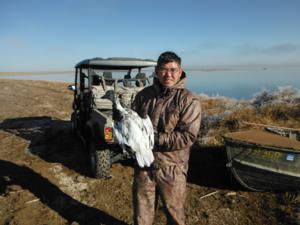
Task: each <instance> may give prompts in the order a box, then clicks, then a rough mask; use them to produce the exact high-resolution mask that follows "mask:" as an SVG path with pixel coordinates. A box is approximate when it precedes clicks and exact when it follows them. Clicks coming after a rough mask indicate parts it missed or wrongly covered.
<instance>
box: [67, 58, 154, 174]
mask: <svg viewBox="0 0 300 225" xmlns="http://www.w3.org/2000/svg"><path fill="white" fill-rule="evenodd" d="M154 66H156V61H153V60H149V59H136V58H106V59H104V58H93V59H86V60H83V61H81V62H79V63H78V64H77V65H76V66H75V82H74V85H70V86H69V89H70V90H73V91H74V101H73V112H72V115H71V124H72V130H73V131H74V132H75V133H76V134H77V135H79V137H80V138H81V139H82V140H83V142H84V145H85V148H86V150H87V155H88V157H89V163H90V168H91V172H92V174H93V176H94V177H96V178H108V177H110V174H111V166H112V163H114V162H117V161H119V160H123V159H127V158H131V157H132V156H131V154H129V153H128V152H126V151H123V150H122V148H121V147H120V146H119V144H118V143H117V141H116V139H115V138H114V135H113V118H112V117H113V116H112V115H113V104H112V102H111V101H110V100H108V99H104V98H102V97H103V96H104V95H105V93H106V92H107V91H108V90H114V92H115V93H116V94H117V95H118V96H119V99H120V102H121V104H122V105H123V107H131V106H132V103H133V100H134V98H135V96H136V94H137V93H138V92H139V91H141V90H142V89H143V88H144V87H145V86H147V85H149V84H151V82H152V79H151V77H153V76H152V72H153V71H154V70H153V67H154ZM148 67H150V68H148ZM151 67H152V68H151ZM142 70H143V71H142ZM147 73H148V75H147ZM149 74H151V75H149Z"/></svg>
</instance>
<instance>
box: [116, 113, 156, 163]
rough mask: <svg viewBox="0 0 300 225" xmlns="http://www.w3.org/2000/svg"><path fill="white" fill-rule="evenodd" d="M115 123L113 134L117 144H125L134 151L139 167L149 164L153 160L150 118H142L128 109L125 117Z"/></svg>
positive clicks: (152, 137)
mask: <svg viewBox="0 0 300 225" xmlns="http://www.w3.org/2000/svg"><path fill="white" fill-rule="evenodd" d="M115 125H116V126H115V129H114V130H115V136H116V138H117V140H118V141H119V144H126V145H128V146H129V147H130V148H131V149H132V151H134V152H135V156H136V160H137V163H138V164H139V166H140V167H145V166H150V165H151V163H152V162H153V161H154V156H153V152H152V149H153V145H154V133H153V127H152V123H151V121H150V118H149V117H148V118H146V119H142V118H141V117H139V115H138V114H137V113H136V112H134V111H132V110H130V111H128V114H127V115H126V117H124V118H123V120H122V121H121V122H117V123H116V124H115Z"/></svg>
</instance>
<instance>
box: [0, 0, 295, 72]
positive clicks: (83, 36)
mask: <svg viewBox="0 0 300 225" xmlns="http://www.w3.org/2000/svg"><path fill="white" fill-rule="evenodd" d="M299 12H300V1H299V0H284V1H283V0H251V1H248V0H183V1H179V0H173V1H167V0H148V1H143V0H132V1H130V0H127V1H126V0H110V1H108V0H107V1H102V0H49V1H47V0H26V1H24V0H10V1H7V0H0V72H1V71H2V72H9V71H12V72H13V71H47V70H48V71H49V70H50V71H57V70H73V68H74V65H75V64H76V63H78V62H79V61H81V60H83V59H87V58H94V57H103V58H106V57H137V58H148V59H157V57H158V56H159V54H160V53H162V52H164V51H169V50H170V51H174V52H176V53H177V54H178V55H179V56H180V57H181V58H182V62H183V67H184V68H191V69H205V68H225V69H226V68H233V67H272V66H273V67H276V66H277V67H300V26H299V23H300V22H299V21H300V13H299Z"/></svg>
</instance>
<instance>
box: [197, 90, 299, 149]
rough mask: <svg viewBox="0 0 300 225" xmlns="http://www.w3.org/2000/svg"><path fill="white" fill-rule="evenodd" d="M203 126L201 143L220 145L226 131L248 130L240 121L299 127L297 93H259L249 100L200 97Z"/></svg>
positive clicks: (290, 91)
mask: <svg viewBox="0 0 300 225" xmlns="http://www.w3.org/2000/svg"><path fill="white" fill-rule="evenodd" d="M200 99H201V104H202V111H203V114H202V124H201V131H200V138H199V140H200V144H206V145H219V144H222V141H223V139H222V135H223V134H224V133H227V132H233V131H239V130H245V129H251V128H252V127H249V125H246V124H244V123H243V121H247V122H252V123H260V124H266V125H273V126H284V127H290V128H300V90H297V89H293V88H291V87H280V88H278V90H276V91H274V92H270V91H266V90H264V91H262V92H261V93H258V94H257V95H256V96H255V97H254V98H253V99H250V100H237V99H233V98H227V97H224V96H218V97H209V96H207V95H204V94H201V95H200Z"/></svg>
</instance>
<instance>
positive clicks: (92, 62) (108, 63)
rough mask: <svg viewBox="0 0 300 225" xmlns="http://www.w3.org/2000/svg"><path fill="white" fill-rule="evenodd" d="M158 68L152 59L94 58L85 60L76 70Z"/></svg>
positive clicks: (77, 65) (76, 66) (78, 64)
mask: <svg viewBox="0 0 300 225" xmlns="http://www.w3.org/2000/svg"><path fill="white" fill-rule="evenodd" d="M152 66H156V61H154V60H151V59H138V58H123V57H112V58H106V59H104V58H92V59H85V60H83V61H81V62H79V63H77V64H76V65H75V68H82V69H87V68H92V69H103V70H128V69H136V68H145V67H152Z"/></svg>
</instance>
